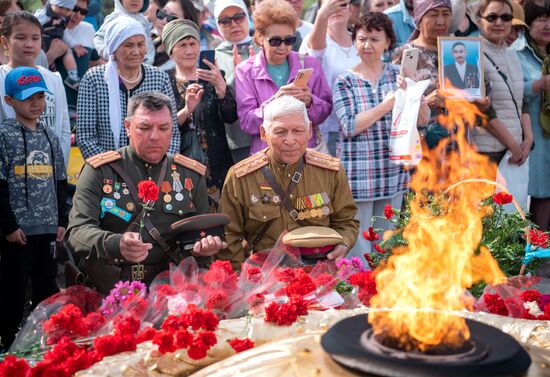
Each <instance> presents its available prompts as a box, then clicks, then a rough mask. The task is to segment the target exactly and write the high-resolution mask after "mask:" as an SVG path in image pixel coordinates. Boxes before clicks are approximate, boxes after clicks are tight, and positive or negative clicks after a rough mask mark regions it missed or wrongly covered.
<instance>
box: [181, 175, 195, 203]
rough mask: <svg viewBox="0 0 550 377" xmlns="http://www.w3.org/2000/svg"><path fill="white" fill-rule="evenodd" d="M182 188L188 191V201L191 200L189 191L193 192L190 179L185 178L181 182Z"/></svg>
mask: <svg viewBox="0 0 550 377" xmlns="http://www.w3.org/2000/svg"><path fill="white" fill-rule="evenodd" d="M183 187H184V188H185V189H186V190H187V191H189V199H193V196H192V195H191V190H193V181H192V180H191V178H185V180H184V182H183Z"/></svg>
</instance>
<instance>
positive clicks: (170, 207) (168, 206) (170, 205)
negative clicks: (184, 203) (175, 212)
mask: <svg viewBox="0 0 550 377" xmlns="http://www.w3.org/2000/svg"><path fill="white" fill-rule="evenodd" d="M164 208H166V210H167V211H171V210H172V208H173V207H172V204H170V203H168V204H166V205H165V206H164Z"/></svg>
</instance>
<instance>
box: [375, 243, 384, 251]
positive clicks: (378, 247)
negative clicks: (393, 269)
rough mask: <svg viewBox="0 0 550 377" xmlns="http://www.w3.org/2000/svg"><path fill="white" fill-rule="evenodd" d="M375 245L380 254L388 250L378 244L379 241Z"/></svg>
mask: <svg viewBox="0 0 550 377" xmlns="http://www.w3.org/2000/svg"><path fill="white" fill-rule="evenodd" d="M373 245H374V250H376V251H378V252H379V253H380V254H384V253H385V252H386V250H384V249H382V248H381V247H380V245H378V244H377V243H375V244H373Z"/></svg>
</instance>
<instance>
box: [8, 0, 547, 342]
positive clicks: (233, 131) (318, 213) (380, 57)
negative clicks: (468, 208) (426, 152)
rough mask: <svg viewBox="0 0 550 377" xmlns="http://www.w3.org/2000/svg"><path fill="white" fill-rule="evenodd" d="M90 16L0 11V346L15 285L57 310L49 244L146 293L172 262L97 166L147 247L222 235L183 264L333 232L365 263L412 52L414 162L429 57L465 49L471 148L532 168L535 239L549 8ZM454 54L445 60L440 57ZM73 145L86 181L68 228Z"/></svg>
mask: <svg viewBox="0 0 550 377" xmlns="http://www.w3.org/2000/svg"><path fill="white" fill-rule="evenodd" d="M100 6H101V2H100V1H99V0H48V1H47V2H45V4H44V5H43V7H41V8H39V9H37V10H35V12H34V14H33V13H31V12H29V11H26V10H23V6H22V4H21V3H20V2H19V1H14V0H1V1H0V20H1V46H0V50H1V51H0V63H1V64H2V65H1V66H0V78H1V79H0V121H1V122H2V125H1V126H0V214H1V216H0V228H1V232H2V242H1V245H0V250H1V253H2V254H1V257H0V301H1V302H2V303H5V302H10V303H14V304H13V305H10V306H13V307H14V309H12V310H9V311H8V310H6V311H4V310H3V311H2V314H1V315H0V330H1V331H0V337H1V340H0V341H1V342H2V344H3V345H4V346H8V345H9V344H10V343H11V341H13V337H14V335H15V333H16V330H17V326H18V325H19V323H20V321H21V318H22V315H23V307H24V301H25V295H26V286H27V281H28V280H29V279H30V280H31V281H32V288H33V289H32V290H33V295H32V302H33V304H34V305H36V304H37V303H38V302H40V301H41V300H42V299H44V298H45V297H47V296H48V295H51V294H52V293H54V292H55V291H56V290H57V287H56V286H55V284H53V285H52V284H51V282H52V277H54V276H55V273H56V265H55V263H53V262H52V261H53V259H52V257H51V253H52V249H55V246H56V243H58V242H60V241H62V240H64V239H65V240H67V241H68V244H69V245H70V246H71V249H72V250H74V251H75V252H77V253H80V254H81V255H82V256H84V257H86V258H87V259H90V256H92V258H91V259H92V260H93V259H94V258H95V259H97V260H101V261H102V266H103V268H105V269H107V267H106V266H111V267H112V266H118V267H117V268H118V269H117V270H116V271H115V272H114V274H115V275H116V276H117V278H120V277H122V278H127V279H130V278H136V277H137V278H139V277H141V278H144V279H145V280H149V281H150V280H151V279H152V277H154V275H155V274H156V273H157V272H159V271H162V270H163V269H165V268H166V266H167V263H168V262H169V261H170V260H171V256H170V253H169V252H168V251H169V250H170V249H171V245H172V244H174V245H175V240H169V241H170V242H168V243H169V245H167V246H164V245H165V242H164V241H162V240H161V241H159V240H158V239H157V237H156V236H155V234H154V232H151V234H152V236H151V237H148V238H147V237H146V238H145V239H142V238H141V237H137V236H135V233H133V232H132V231H129V230H128V229H130V228H131V227H128V225H130V223H131V222H132V221H133V220H132V219H134V220H135V219H136V217H139V216H140V215H141V216H143V217H146V215H147V216H148V215H149V214H144V213H143V214H142V213H141V212H140V211H139V208H138V209H136V208H137V207H138V203H137V200H136V199H135V198H133V197H132V195H133V194H132V195H131V194H130V191H131V190H129V188H130V187H131V186H132V184H131V182H126V179H125V178H124V177H123V176H122V175H124V173H121V174H122V175H121V174H119V173H117V170H110V169H111V166H112V164H120V167H119V168H121V169H122V170H123V171H125V172H126V174H129V175H130V177H131V179H136V180H140V179H146V180H147V179H148V180H153V181H157V180H158V182H159V187H160V189H161V191H162V193H161V198H162V199H159V202H162V203H161V204H160V205H159V206H160V207H159V211H158V212H156V213H153V216H151V219H152V220H153V223H154V222H155V221H158V222H159V224H161V225H159V224H156V223H155V225H156V227H157V228H158V229H159V230H158V231H157V233H156V234H160V236H162V237H161V238H166V237H167V238H168V239H170V236H169V232H168V231H169V228H168V227H169V225H170V223H173V222H174V221H176V220H177V219H181V218H184V217H188V216H191V215H198V214H207V213H216V212H222V213H226V214H228V215H230V218H231V223H230V224H229V225H227V227H226V233H227V236H226V241H227V243H225V242H224V241H222V240H221V239H220V238H218V237H210V236H209V237H208V238H205V239H204V240H203V241H204V242H202V243H201V241H197V243H196V244H195V245H194V248H193V250H191V255H194V256H198V257H205V258H209V257H210V256H212V255H213V254H218V257H219V258H222V259H227V260H230V261H231V262H233V263H234V266H235V267H237V268H238V265H239V263H240V262H242V261H243V260H244V258H245V257H246V256H247V255H249V253H250V252H253V251H255V250H260V249H263V248H268V247H271V246H273V243H274V242H275V241H276V239H277V238H278V236H279V235H280V234H281V232H282V231H283V230H285V229H287V230H291V229H294V228H296V227H299V226H303V225H304V224H305V225H320V226H328V227H331V228H333V229H336V230H337V231H339V232H340V234H341V235H342V238H343V240H344V241H343V242H342V244H341V245H338V247H336V248H335V250H334V251H333V252H332V253H330V254H329V258H337V257H341V256H344V255H346V254H348V253H349V255H356V256H359V257H363V254H364V253H365V252H370V249H371V245H370V242H368V241H367V240H365V239H363V238H362V237H357V236H358V234H359V233H360V232H359V229H366V228H367V227H368V225H369V222H370V219H371V217H373V216H383V214H384V208H385V206H386V205H387V204H390V205H391V206H392V207H394V208H399V207H401V205H402V203H403V198H404V195H405V194H406V193H407V192H408V191H409V182H410V175H411V172H410V170H407V169H405V168H403V167H402V166H401V165H397V164H395V163H393V162H391V161H390V158H389V142H390V129H391V126H392V109H393V107H394V103H395V92H396V90H397V89H398V88H405V86H406V82H405V80H404V78H403V77H401V75H400V65H401V63H402V61H403V57H404V53H405V51H408V50H410V49H411V48H415V49H418V50H419V55H418V66H417V69H416V70H415V71H414V72H413V76H412V77H411V78H412V79H413V80H416V81H419V80H425V79H428V80H430V83H429V86H428V88H427V89H426V91H425V92H424V96H423V99H422V102H421V105H420V109H419V116H418V120H417V127H418V129H419V131H420V134H421V136H422V139H423V142H424V143H425V145H426V146H427V147H429V148H433V147H435V146H436V145H437V144H438V143H439V142H441V140H442V139H445V138H447V137H448V136H449V131H448V130H447V129H446V128H444V127H442V126H441V125H440V124H439V123H438V116H439V115H440V114H442V113H444V112H445V111H446V109H445V102H444V99H443V97H442V94H441V93H442V92H441V90H440V89H442V87H441V83H440V82H439V80H438V70H439V64H440V60H439V57H438V55H439V54H438V37H447V36H457V37H479V38H480V40H481V45H482V51H483V54H482V55H480V56H479V60H480V62H479V63H480V64H479V66H480V67H482V70H483V73H484V83H483V85H484V86H485V88H486V92H485V93H486V94H485V97H484V98H478V99H476V100H474V103H475V104H476V106H478V108H479V109H480V111H481V112H482V113H484V114H485V115H486V117H487V123H486V125H485V126H483V127H482V126H475V127H473V130H472V132H471V143H472V144H473V145H474V146H475V148H476V149H477V150H478V151H479V152H480V153H482V154H485V155H487V156H488V157H489V158H490V159H491V160H492V161H494V162H495V163H496V164H498V163H500V162H501V161H502V159H503V158H504V156H505V154H506V152H509V155H510V157H509V162H510V163H511V164H513V165H517V166H522V165H524V164H527V165H528V169H529V182H528V194H529V195H530V197H531V202H530V203H531V206H530V209H529V210H530V213H531V214H532V219H533V221H534V223H535V224H536V225H537V226H538V227H539V228H540V229H541V230H544V231H546V230H547V229H548V227H549V225H550V224H549V223H550V173H549V170H546V168H545V166H550V57H548V53H549V52H550V49H549V44H550V0H525V1H518V2H516V1H515V0H464V1H453V2H451V1H450V0H395V1H394V0H362V1H358V0H319V1H318V2H315V3H314V4H312V5H311V6H309V7H308V8H306V9H304V2H303V0H288V1H286V0H262V1H256V2H254V3H250V2H249V1H248V0H211V1H210V2H208V3H206V2H203V0H152V1H150V0H115V5H114V10H113V11H112V12H111V13H109V14H107V15H106V16H105V17H104V18H103V17H101V14H100V13H99V8H100ZM463 50H465V47H464V44H460V43H457V44H455V45H453V55H454V56H462V57H464V54H465V51H463ZM212 51H213V53H212ZM462 60H464V59H463V58H462ZM457 62H459V58H457ZM457 67H458V66H457ZM467 69H468V68H467V67H466V68H464V69H463V68H461V69H460V70H456V71H455V73H454V74H455V76H456V80H458V81H460V80H462V81H464V80H465V77H463V76H464V75H465V74H467V72H468V71H467ZM299 72H300V74H303V72H309V74H310V75H311V76H310V77H309V78H308V80H307V83H304V82H300V81H299V80H296V79H297V76H298V75H299ZM478 84H479V83H478ZM72 145H73V146H74V145H76V146H77V147H78V148H79V151H80V153H81V155H82V157H83V158H84V159H85V160H86V161H87V162H88V163H87V164H86V166H85V168H84V170H83V171H82V173H81V176H80V181H79V183H78V186H77V190H76V194H75V196H74V198H73V204H74V205H73V208H72V211H71V214H70V219H69V221H68V218H67V215H68V213H66V212H67V211H66V208H65V207H66V200H65V199H66V197H67V175H66V170H67V167H68V166H70V165H72V164H75V163H76V162H75V161H73V160H71V158H72V156H73V155H72V154H71V153H70V151H71V146H72ZM306 147H307V148H309V149H307V150H306ZM165 156H169V157H166V158H165ZM117 161H118V162H117ZM163 161H164V162H163ZM527 165H526V166H527ZM113 169H115V167H113ZM157 170H158V171H157ZM266 170H268V171H271V173H269V172H266ZM302 177H303V178H302ZM272 180H274V182H275V183H272ZM135 183H136V184H137V182H135ZM278 186H282V189H281V187H278ZM279 189H281V190H280V191H281V192H279ZM285 189H286V191H284V190H285ZM293 190H296V191H293ZM280 203H282V204H284V206H283V205H282V204H281V205H279V204H280ZM287 209H288V210H287ZM111 215H113V216H114V217H113V216H111ZM110 216H111V217H110ZM155 218H157V220H155ZM115 220H116V221H115ZM117 221H119V222H117ZM120 221H122V222H120ZM149 221H151V220H149ZM138 222H139V220H138ZM115 223H116V224H115ZM67 227H68V228H67ZM66 229H67V234H65V230H66ZM134 230H135V229H134ZM155 230H156V228H155ZM156 249H158V250H156ZM48 256H49V257H48ZM43 258H44V259H43ZM172 261H173V260H172ZM124 266H126V268H125V267H124ZM143 266H145V267H143ZM138 272H139V273H138ZM14 285H17V287H18V289H13V287H14ZM99 285H101V284H99ZM107 288H108V287H107Z"/></svg>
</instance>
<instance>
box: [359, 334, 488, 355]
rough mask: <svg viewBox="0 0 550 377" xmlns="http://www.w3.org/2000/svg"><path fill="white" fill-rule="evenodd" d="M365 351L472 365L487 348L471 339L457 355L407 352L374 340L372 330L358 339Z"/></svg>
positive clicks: (484, 353)
mask: <svg viewBox="0 0 550 377" xmlns="http://www.w3.org/2000/svg"><path fill="white" fill-rule="evenodd" d="M359 341H360V342H361V345H362V346H363V347H365V349H366V350H367V351H369V352H372V353H374V354H378V355H383V356H387V357H390V358H393V359H401V360H416V361H421V362H425V363H460V364H466V363H473V362H477V361H479V360H481V359H483V358H484V357H486V356H487V352H488V350H487V347H486V346H485V344H484V343H480V342H479V341H477V340H476V339H474V337H472V338H471V339H470V340H469V341H467V342H466V344H465V345H464V346H463V347H462V349H461V350H460V351H459V352H457V353H443V354H430V353H422V352H420V351H417V352H407V351H402V350H398V349H395V348H391V347H388V346H385V345H384V344H382V343H381V342H379V341H378V339H376V336H375V335H374V331H373V330H372V328H370V329H368V330H367V331H365V332H364V333H363V334H362V335H361V338H360V339H359Z"/></svg>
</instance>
